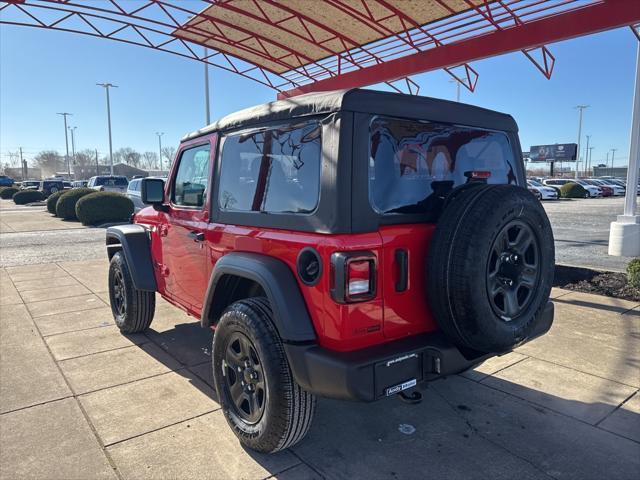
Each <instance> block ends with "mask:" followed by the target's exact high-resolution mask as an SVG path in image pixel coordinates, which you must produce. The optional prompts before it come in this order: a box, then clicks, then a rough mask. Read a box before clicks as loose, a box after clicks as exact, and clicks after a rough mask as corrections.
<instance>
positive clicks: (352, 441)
mask: <svg viewBox="0 0 640 480" xmlns="http://www.w3.org/2000/svg"><path fill="white" fill-rule="evenodd" d="M36 213H37V212H33V213H30V214H27V215H35V214H36ZM1 215H2V221H3V222H5V220H4V218H5V213H4V212H2V214H1ZM55 221H58V222H59V220H55ZM6 223H7V224H8V225H12V223H11V222H6ZM18 223H19V222H18ZM13 225H16V223H15V222H13ZM82 231H84V232H89V230H82ZM98 231H99V230H98ZM25 235H26V234H25ZM15 236H16V233H2V234H0V246H2V248H3V249H4V245H6V243H4V242H6V241H7V238H10V237H15ZM60 238H64V237H60ZM67 240H68V242H69V243H65V244H62V245H59V250H60V251H61V252H63V256H64V255H67V256H68V258H73V255H74V253H73V252H74V249H75V248H76V245H75V243H74V238H72V237H69V238H68V239H67ZM37 248H39V247H37V246H35V245H30V246H27V247H26V250H28V251H34V252H35V251H37ZM81 248H84V247H81ZM17 250H19V249H18V248H17V247H16V251H17ZM85 254H86V255H89V254H88V253H87V252H85ZM33 258H34V257H33V255H31V254H30V255H29V256H27V257H25V258H24V259H23V261H24V262H25V263H31V265H16V266H8V265H7V264H6V263H3V268H1V269H0V478H2V479H11V480H14V479H22V478H43V479H87V478H112V479H116V478H120V479H139V478H176V479H178V478H179V479H182V478H211V479H225V478H229V479H237V478H247V479H254V478H255V479H261V478H282V479H298V478H304V479H306V478H345V479H347V478H349V479H351V478H381V479H395V478H425V477H434V478H436V477H440V478H442V477H444V478H483V479H484V478H505V479H506V478H509V479H511V478H522V479H525V478H527V479H528V478H532V479H550V478H551V479H572V478H575V479H591V478H593V479H596V478H598V479H600V478H607V479H631V478H638V477H639V476H640V393H638V389H639V388H640V305H638V304H635V303H632V302H627V301H623V300H616V299H607V298H604V297H599V296H595V295H588V294H581V293H575V292H568V291H563V290H554V292H553V296H554V297H555V298H556V308H557V315H556V322H555V324H554V327H553V329H552V331H551V332H550V333H549V334H548V335H547V336H545V337H543V338H540V339H538V340H536V341H534V342H532V343H530V344H528V345H525V346H523V347H521V348H519V349H518V350H517V351H516V352H514V353H511V354H509V355H506V356H503V357H500V358H496V359H492V360H490V361H488V362H486V363H485V364H483V365H481V366H480V367H478V368H477V369H476V370H473V371H470V372H467V373H465V374H463V375H459V376H455V377H450V378H447V379H445V380H440V381H437V382H433V383H431V384H429V386H428V388H427V389H426V390H425V391H424V399H423V402H422V403H420V404H419V405H407V404H405V403H402V402H401V401H400V400H398V399H397V398H392V399H388V400H385V401H381V402H378V403H374V404H357V403H348V402H339V401H332V400H320V401H319V405H318V412H317V416H316V419H315V422H314V425H313V427H312V429H311V432H310V434H309V435H308V437H307V438H306V439H305V440H304V441H303V442H302V443H300V444H299V445H297V446H296V447H294V448H293V449H292V450H290V451H287V452H282V453H280V454H277V455H272V456H265V455H259V454H255V453H253V452H248V451H245V450H244V449H242V448H241V447H240V445H239V443H238V442H237V440H236V439H235V437H234V436H233V434H232V433H231V431H230V430H229V428H228V427H227V425H226V422H225V420H224V417H223V416H222V413H221V411H220V410H219V406H218V404H217V402H216V396H215V393H214V392H213V390H212V387H211V383H212V382H211V371H210V360H211V357H210V347H211V334H210V333H209V332H207V331H204V330H202V329H200V327H199V325H198V324H197V322H194V319H192V318H190V317H188V316H186V315H185V314H183V313H182V312H180V311H179V310H177V309H176V308H174V307H172V306H170V305H168V304H167V303H166V302H163V301H159V302H158V307H157V310H156V317H155V319H154V322H153V324H152V326H151V329H150V330H149V331H148V332H147V333H146V334H144V335H142V334H140V335H131V336H128V337H125V336H122V335H121V334H120V333H119V332H118V330H117V328H116V327H115V326H114V325H113V321H112V317H111V313H110V309H109V307H108V296H107V284H106V278H107V274H106V273H107V267H108V264H107V261H106V258H105V257H103V256H102V255H100V257H95V258H92V259H89V260H60V259H56V260H55V261H51V259H50V258H48V257H47V256H46V255H43V256H41V257H40V260H41V261H40V262H39V264H34V262H33V261H32V260H33ZM6 261H8V257H7V256H5V255H4V253H3V257H2V262H6Z"/></svg>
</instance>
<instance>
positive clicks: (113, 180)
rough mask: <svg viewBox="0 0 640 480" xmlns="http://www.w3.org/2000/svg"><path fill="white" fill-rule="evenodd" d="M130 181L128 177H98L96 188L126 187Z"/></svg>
mask: <svg viewBox="0 0 640 480" xmlns="http://www.w3.org/2000/svg"><path fill="white" fill-rule="evenodd" d="M127 185H129V181H128V180H127V178H126V177H96V181H95V183H94V186H98V187H100V186H105V187H126V186H127Z"/></svg>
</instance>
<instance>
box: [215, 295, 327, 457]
mask: <svg viewBox="0 0 640 480" xmlns="http://www.w3.org/2000/svg"><path fill="white" fill-rule="evenodd" d="M238 335H242V336H244V337H246V338H247V339H248V340H249V341H250V343H251V344H252V346H253V347H254V348H255V353H256V354H257V358H258V359H259V362H260V368H261V372H262V373H263V374H264V375H263V377H264V383H265V384H266V387H265V388H264V392H265V393H264V404H263V405H264V406H263V410H262V413H261V416H260V418H259V420H256V421H255V422H248V421H246V420H245V419H243V418H242V414H241V413H240V414H239V413H238V407H237V406H236V404H235V403H234V401H233V398H232V394H231V393H230V392H231V387H230V386H229V383H231V382H232V380H233V379H231V374H230V373H229V371H228V370H227V369H228V368H230V366H229V363H227V361H226V360H225V358H228V357H226V355H227V349H228V348H231V345H230V342H232V341H233V340H234V338H237V336H238ZM212 352H213V355H212V357H213V358H212V364H213V379H214V384H215V388H216V391H217V393H218V399H219V401H220V404H221V406H222V411H223V413H224V416H225V418H226V419H227V422H228V424H229V426H230V427H231V428H232V429H233V431H234V433H235V434H236V436H237V437H238V439H239V440H240V442H241V443H242V444H243V445H244V446H245V447H247V448H250V449H252V450H256V451H258V452H263V453H274V452H277V451H279V450H284V449H286V448H289V447H291V446H292V445H294V444H296V443H298V442H299V441H300V440H302V439H303V438H304V436H305V435H306V434H307V432H308V431H309V428H310V426H311V421H312V419H313V415H314V412H315V406H316V398H315V396H314V395H312V394H311V393H308V392H306V391H304V390H303V389H302V388H300V386H299V385H298V384H297V383H296V382H295V380H294V379H293V376H292V374H291V369H290V368H289V363H288V361H287V357H286V355H285V352H284V348H283V346H282V341H281V339H280V337H279V335H278V332H277V331H276V329H275V327H274V323H273V313H272V311H271V307H270V306H269V302H268V300H267V299H266V298H263V297H254V298H248V299H245V300H240V301H238V302H235V303H233V304H232V305H230V306H229V307H228V308H227V309H226V310H225V311H224V313H223V314H222V316H221V318H220V321H219V323H218V324H217V326H216V331H215V334H214V338H213V348H212ZM227 377H229V378H227ZM236 381H239V379H238V378H236ZM234 383H235V382H234Z"/></svg>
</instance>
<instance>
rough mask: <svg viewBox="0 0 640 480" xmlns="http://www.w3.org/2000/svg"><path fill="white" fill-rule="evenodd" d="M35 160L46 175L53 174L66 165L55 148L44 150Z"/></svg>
mask: <svg viewBox="0 0 640 480" xmlns="http://www.w3.org/2000/svg"><path fill="white" fill-rule="evenodd" d="M33 161H34V163H35V165H36V166H37V167H40V170H42V174H43V175H45V176H46V175H53V174H55V173H56V172H57V171H59V170H61V169H62V168H63V167H64V162H63V160H62V157H61V156H60V154H59V153H58V152H56V151H55V150H45V151H42V152H40V153H38V154H37V155H36V156H35V157H34V159H33Z"/></svg>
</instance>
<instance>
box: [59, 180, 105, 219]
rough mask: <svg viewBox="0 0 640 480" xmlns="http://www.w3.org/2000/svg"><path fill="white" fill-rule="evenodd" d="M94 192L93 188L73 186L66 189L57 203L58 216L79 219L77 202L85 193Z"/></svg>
mask: <svg viewBox="0 0 640 480" xmlns="http://www.w3.org/2000/svg"><path fill="white" fill-rule="evenodd" d="M94 192H95V190H93V189H91V188H73V189H71V190H67V191H65V192H64V193H63V194H62V195H61V196H60V198H58V202H57V203H56V216H58V217H60V218H63V219H65V220H77V218H76V203H77V202H78V200H80V199H81V198H82V197H84V196H85V195H89V194H90V193H94Z"/></svg>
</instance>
